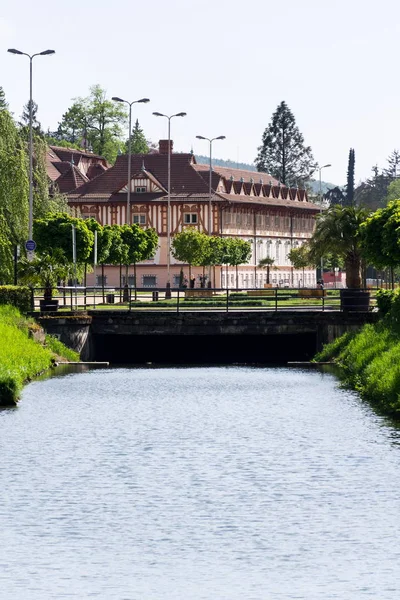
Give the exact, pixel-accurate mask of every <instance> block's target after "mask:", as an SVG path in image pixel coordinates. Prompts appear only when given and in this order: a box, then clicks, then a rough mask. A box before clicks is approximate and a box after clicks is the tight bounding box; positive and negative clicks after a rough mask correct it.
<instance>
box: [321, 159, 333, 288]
mask: <svg viewBox="0 0 400 600" xmlns="http://www.w3.org/2000/svg"><path fill="white" fill-rule="evenodd" d="M331 166H332V165H331V164H328V165H323V166H322V167H318V171H319V202H320V214H322V180H321V171H322V169H327V168H328V167H331ZM321 279H322V282H323V281H324V258H323V257H322V256H321Z"/></svg>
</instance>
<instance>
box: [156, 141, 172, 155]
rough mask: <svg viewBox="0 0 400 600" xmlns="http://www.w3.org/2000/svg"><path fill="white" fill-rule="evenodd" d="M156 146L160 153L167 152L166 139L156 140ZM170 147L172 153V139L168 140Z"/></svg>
mask: <svg viewBox="0 0 400 600" xmlns="http://www.w3.org/2000/svg"><path fill="white" fill-rule="evenodd" d="M158 147H159V152H160V154H168V140H160V141H159V142H158ZM170 148H171V154H172V152H173V148H174V142H173V141H172V140H170Z"/></svg>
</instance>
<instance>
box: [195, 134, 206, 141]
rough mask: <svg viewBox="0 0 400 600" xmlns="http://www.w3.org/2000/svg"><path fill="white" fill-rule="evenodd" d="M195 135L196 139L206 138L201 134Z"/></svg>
mask: <svg viewBox="0 0 400 600" xmlns="http://www.w3.org/2000/svg"><path fill="white" fill-rule="evenodd" d="M196 137H197V139H198V140H205V139H206V138H205V137H203V136H202V135H196Z"/></svg>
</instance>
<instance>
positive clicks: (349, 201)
mask: <svg viewBox="0 0 400 600" xmlns="http://www.w3.org/2000/svg"><path fill="white" fill-rule="evenodd" d="M354 166H355V153H354V148H350V151H349V164H348V167H347V185H346V197H345V201H344V206H353V205H354Z"/></svg>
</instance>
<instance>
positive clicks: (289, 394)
mask: <svg viewBox="0 0 400 600" xmlns="http://www.w3.org/2000/svg"><path fill="white" fill-rule="evenodd" d="M0 446H1V466H0V490H1V491H0V494H1V496H0V599H1V600H19V599H21V600H59V599H74V600H78V599H79V600H86V599H91V598H98V599H102V600H239V599H240V600H270V599H272V600H275V599H276V600H290V599H293V600H322V599H323V600H328V599H338V600H339V599H340V600H358V599H360V600H361V599H367V598H371V599H372V598H373V599H374V600H378V599H379V600H393V599H394V598H397V597H399V594H400V569H399V564H400V541H399V539H400V537H399V533H400V493H399V490H400V468H399V464H400V432H399V430H398V429H396V428H395V427H394V426H393V424H391V423H390V422H388V421H386V420H385V419H383V418H381V417H379V416H377V415H375V414H374V413H373V412H372V411H371V409H370V408H368V406H367V405H365V404H364V403H362V402H361V401H360V399H359V397H358V396H357V395H356V394H355V393H352V392H348V391H344V390H342V389H340V387H339V385H338V382H337V380H336V379H335V378H334V377H333V376H332V375H330V374H323V373H318V372H314V371H307V370H298V369H288V368H270V367H266V368H261V367H259V368H252V367H246V366H230V367H190V368H168V367H165V368H152V367H151V366H149V367H147V368H115V369H104V370H92V371H88V372H82V373H73V374H72V373H71V374H69V375H63V376H62V377H52V378H50V379H46V380H42V381H37V382H34V383H32V384H30V385H29V386H28V387H27V388H26V389H25V391H24V393H23V397H22V400H21V402H20V405H19V406H18V408H16V409H12V410H3V411H1V412H0Z"/></svg>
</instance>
